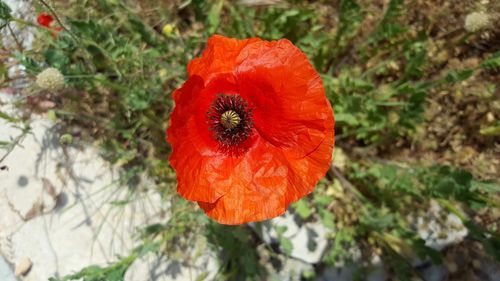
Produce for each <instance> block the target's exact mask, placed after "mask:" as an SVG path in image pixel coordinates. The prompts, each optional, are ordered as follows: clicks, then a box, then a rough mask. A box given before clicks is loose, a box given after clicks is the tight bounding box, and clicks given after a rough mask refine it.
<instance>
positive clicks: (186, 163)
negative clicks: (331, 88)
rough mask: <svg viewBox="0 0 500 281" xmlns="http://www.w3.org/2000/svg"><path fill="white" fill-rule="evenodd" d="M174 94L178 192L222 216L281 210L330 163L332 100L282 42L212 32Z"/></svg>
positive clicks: (170, 135)
mask: <svg viewBox="0 0 500 281" xmlns="http://www.w3.org/2000/svg"><path fill="white" fill-rule="evenodd" d="M188 76H189V77H188V80H187V81H186V82H185V83H184V85H182V87H181V88H179V89H177V90H176V91H175V92H174V93H173V97H174V101H175V108H174V111H173V112H172V115H171V118H170V124H169V128H168V130H167V141H168V142H169V143H170V144H171V146H172V149H173V151H172V155H171V156H170V164H171V165H172V167H173V168H174V169H175V171H176V173H177V181H178V186H177V192H178V193H179V194H180V195H181V196H182V197H184V198H186V199H187V200H191V201H197V202H198V205H199V206H200V207H201V208H202V209H203V210H204V211H205V213H206V214H207V215H208V216H209V217H211V218H213V219H215V220H216V221H218V222H220V223H223V224H241V223H245V222H250V221H260V220H265V219H270V218H273V217H276V216H279V215H281V214H283V213H284V212H285V211H286V209H287V208H288V205H289V204H290V203H292V202H294V201H296V200H299V199H300V198H301V197H303V196H305V195H307V194H308V193H310V192H312V190H313V189H314V187H315V185H316V183H317V182H318V180H319V179H320V178H321V177H323V176H324V175H325V173H326V171H327V169H328V168H329V166H330V161H331V156H332V149H333V143H334V132H333V126H334V119H333V112H332V108H331V106H330V104H329V102H328V100H327V99H326V97H325V92H324V89H323V85H322V82H321V78H320V76H319V75H318V73H317V72H316V71H315V70H314V68H313V67H312V65H311V64H310V63H309V61H308V60H307V57H306V56H305V55H304V54H303V53H302V52H301V51H300V50H299V49H298V48H297V47H295V46H294V45H293V44H292V43H291V42H290V41H288V40H286V39H282V40H278V41H272V42H269V41H264V40H261V39H259V38H251V39H246V40H237V39H231V38H226V37H223V36H220V35H214V36H212V37H211V38H210V39H209V40H208V46H207V48H206V50H205V51H204V52H203V54H202V56H201V57H200V58H196V59H194V60H192V61H191V62H190V63H189V65H188Z"/></svg>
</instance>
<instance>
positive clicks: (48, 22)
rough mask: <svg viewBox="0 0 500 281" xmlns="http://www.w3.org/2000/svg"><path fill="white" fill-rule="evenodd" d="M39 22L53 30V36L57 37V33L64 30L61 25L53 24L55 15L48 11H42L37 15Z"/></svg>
mask: <svg viewBox="0 0 500 281" xmlns="http://www.w3.org/2000/svg"><path fill="white" fill-rule="evenodd" d="M36 20H37V22H38V24H39V25H41V26H43V27H45V28H47V29H50V30H52V37H54V38H55V37H56V36H57V33H58V32H60V31H61V30H62V28H61V27H60V26H54V27H53V26H52V23H53V22H54V17H52V16H51V15H49V14H47V13H40V14H39V15H38V17H37V19H36Z"/></svg>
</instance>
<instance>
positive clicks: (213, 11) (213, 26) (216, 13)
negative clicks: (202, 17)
mask: <svg viewBox="0 0 500 281" xmlns="http://www.w3.org/2000/svg"><path fill="white" fill-rule="evenodd" d="M223 5H224V0H219V1H217V2H216V3H215V4H214V5H212V6H211V7H210V11H209V12H208V16H207V29H208V33H209V34H213V33H215V31H217V28H219V24H220V12H221V11H222V6H223Z"/></svg>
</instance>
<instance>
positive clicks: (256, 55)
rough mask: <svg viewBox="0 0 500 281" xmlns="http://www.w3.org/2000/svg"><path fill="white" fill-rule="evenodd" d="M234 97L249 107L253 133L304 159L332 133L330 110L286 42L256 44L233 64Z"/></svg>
mask: <svg viewBox="0 0 500 281" xmlns="http://www.w3.org/2000/svg"><path fill="white" fill-rule="evenodd" d="M236 63H237V67H236V71H235V75H236V77H237V79H238V83H239V86H240V92H241V93H242V95H243V96H245V97H246V98H247V99H248V100H250V101H251V102H252V104H254V106H255V110H254V122H255V127H256V129H257V131H258V132H259V134H260V135H261V136H262V137H263V138H264V139H266V140H267V141H269V142H270V143H272V144H273V145H275V146H278V147H281V148H282V149H284V150H290V151H294V153H295V154H296V156H297V157H302V156H305V155H308V154H309V153H311V151H313V150H314V149H316V147H317V146H318V145H319V144H320V142H322V141H323V139H324V138H325V132H328V131H329V130H332V128H333V125H332V124H331V123H332V121H331V120H330V119H331V116H332V114H333V113H332V109H331V106H330V104H329V103H328V100H327V99H326V98H325V92H324V89H323V85H322V82H321V78H320V76H319V74H318V73H317V72H316V70H314V68H313V67H312V65H311V64H310V63H309V61H308V59H307V57H306V56H305V55H304V54H303V53H302V52H301V51H300V50H299V49H298V48H297V47H295V46H294V45H293V44H292V43H291V42H290V41H288V40H286V39H282V40H279V41H273V42H266V41H261V42H257V43H254V44H251V45H249V46H247V47H246V48H244V49H243V50H242V51H241V53H240V56H239V57H238V58H237V60H236Z"/></svg>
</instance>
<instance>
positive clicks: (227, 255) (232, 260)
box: [206, 222, 265, 280]
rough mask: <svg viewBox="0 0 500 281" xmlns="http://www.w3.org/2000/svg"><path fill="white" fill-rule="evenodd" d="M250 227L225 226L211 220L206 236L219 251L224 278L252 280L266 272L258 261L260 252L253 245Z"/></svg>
mask: <svg viewBox="0 0 500 281" xmlns="http://www.w3.org/2000/svg"><path fill="white" fill-rule="evenodd" d="M250 231H251V230H250V229H249V228H248V227H243V226H238V227H232V226H225V225H221V224H217V223H215V222H210V223H209V224H208V226H207V232H206V236H207V238H208V241H209V243H210V244H211V245H212V247H213V249H214V250H215V251H216V252H218V253H219V256H220V259H221V264H222V266H221V269H222V274H223V278H222V280H228V279H236V280H238V279H242V280H252V279H255V278H257V277H258V276H262V275H263V274H265V270H264V268H263V267H262V265H260V264H259V263H258V253H257V251H256V249H255V248H254V247H252V240H253V239H254V237H253V235H252V233H251V232H250Z"/></svg>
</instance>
